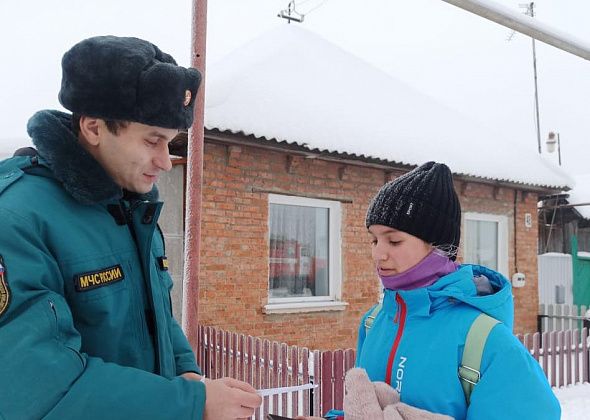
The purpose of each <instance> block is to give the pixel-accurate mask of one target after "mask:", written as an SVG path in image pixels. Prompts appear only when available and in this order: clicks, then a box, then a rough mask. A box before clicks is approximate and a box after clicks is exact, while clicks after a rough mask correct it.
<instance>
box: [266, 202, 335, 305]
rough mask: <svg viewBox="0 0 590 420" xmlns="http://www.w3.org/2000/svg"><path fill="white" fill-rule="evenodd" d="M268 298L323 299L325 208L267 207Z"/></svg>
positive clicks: (326, 288)
mask: <svg viewBox="0 0 590 420" xmlns="http://www.w3.org/2000/svg"><path fill="white" fill-rule="evenodd" d="M269 218H270V244H269V245H270V247H269V248H270V252H269V254H270V255H269V290H270V295H271V297H274V298H280V297H298V296H304V297H305V296H327V295H329V282H328V249H329V238H328V226H329V224H328V221H329V210H328V209H327V208H318V207H308V206H296V205H285V204H271V205H270V214H269Z"/></svg>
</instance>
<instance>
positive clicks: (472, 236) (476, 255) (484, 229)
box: [465, 220, 498, 270]
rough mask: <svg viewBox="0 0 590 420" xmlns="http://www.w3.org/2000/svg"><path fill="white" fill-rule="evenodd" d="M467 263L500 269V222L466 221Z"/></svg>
mask: <svg viewBox="0 0 590 420" xmlns="http://www.w3.org/2000/svg"><path fill="white" fill-rule="evenodd" d="M466 230H467V232H466V238H465V245H466V247H465V262H466V263H469V264H480V265H483V266H486V267H488V268H491V269H493V270H497V269H498V222H490V221H483V220H467V221H466Z"/></svg>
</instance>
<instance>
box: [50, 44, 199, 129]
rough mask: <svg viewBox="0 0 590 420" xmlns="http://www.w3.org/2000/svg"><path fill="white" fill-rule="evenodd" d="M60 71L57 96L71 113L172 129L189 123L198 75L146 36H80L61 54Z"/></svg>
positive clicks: (181, 127) (197, 85) (188, 125)
mask: <svg viewBox="0 0 590 420" xmlns="http://www.w3.org/2000/svg"><path fill="white" fill-rule="evenodd" d="M62 71H63V73H62V82H61V90H60V92H59V101H60V102H61V104H62V105H63V106H64V107H65V108H67V109H69V110H70V111H72V112H74V113H76V114H81V115H87V116H90V117H97V118H103V119H112V120H121V121H135V122H139V123H142V124H146V125H152V126H156V127H162V128H176V129H186V128H188V127H190V125H191V124H192V122H193V111H194V105H195V97H196V94H197V90H198V88H199V84H200V82H201V74H200V73H199V71H198V70H196V69H194V68H184V67H181V66H178V65H177V64H176V61H174V58H172V57H171V56H170V55H168V54H166V53H164V52H162V51H160V49H159V48H158V47H156V46H155V45H154V44H152V43H150V42H148V41H144V40H142V39H138V38H127V37H116V36H110V35H109V36H97V37H93V38H88V39H85V40H83V41H81V42H79V43H78V44H76V45H74V46H73V47H72V48H71V49H70V50H69V51H68V52H66V53H65V54H64V56H63V58H62Z"/></svg>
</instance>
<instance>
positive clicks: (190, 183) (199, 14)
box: [182, 0, 207, 351]
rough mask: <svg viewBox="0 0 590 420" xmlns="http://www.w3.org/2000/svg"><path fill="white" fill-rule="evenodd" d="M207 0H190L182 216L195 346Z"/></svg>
mask: <svg viewBox="0 0 590 420" xmlns="http://www.w3.org/2000/svg"><path fill="white" fill-rule="evenodd" d="M206 34H207V0H193V20H192V42H191V43H192V46H191V50H192V56H191V64H192V66H193V67H195V68H197V69H198V70H199V71H200V72H201V75H202V80H201V86H200V87H199V92H198V94H197V99H196V103H195V119H194V122H193V125H192V127H191V129H190V131H189V142H188V158H187V162H188V170H187V180H186V182H187V189H186V195H187V197H186V199H187V212H186V216H185V227H186V229H185V232H186V234H185V252H184V256H185V258H184V264H185V265H184V280H183V294H182V329H183V330H184V333H185V334H186V336H187V338H188V341H189V343H190V345H191V347H192V348H193V350H195V351H196V350H197V347H198V344H199V343H198V333H197V326H198V323H199V311H198V307H199V262H200V243H201V201H202V197H201V191H202V185H203V143H204V114H205V46H206Z"/></svg>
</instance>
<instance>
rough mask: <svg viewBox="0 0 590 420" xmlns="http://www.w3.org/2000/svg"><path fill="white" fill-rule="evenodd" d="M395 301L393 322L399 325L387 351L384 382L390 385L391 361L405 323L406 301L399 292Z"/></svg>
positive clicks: (393, 358)
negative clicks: (395, 308)
mask: <svg viewBox="0 0 590 420" xmlns="http://www.w3.org/2000/svg"><path fill="white" fill-rule="evenodd" d="M395 301H396V302H397V312H396V314H395V318H394V320H393V322H394V323H396V324H397V323H399V325H398V327H397V334H396V335H395V340H394V341H393V346H391V351H390V352H389V358H388V359H387V370H386V373H385V382H386V383H387V384H388V385H391V372H392V370H393V361H394V360H395V354H396V353H397V348H398V347H399V342H400V341H401V339H402V334H403V333H404V327H405V325H406V302H404V300H403V299H402V297H401V296H400V295H399V293H397V294H396V295H395Z"/></svg>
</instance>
